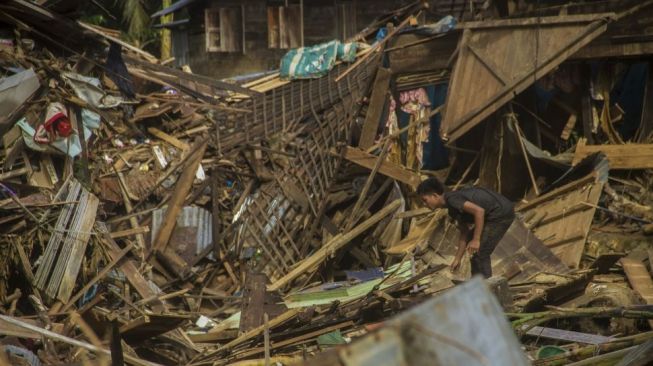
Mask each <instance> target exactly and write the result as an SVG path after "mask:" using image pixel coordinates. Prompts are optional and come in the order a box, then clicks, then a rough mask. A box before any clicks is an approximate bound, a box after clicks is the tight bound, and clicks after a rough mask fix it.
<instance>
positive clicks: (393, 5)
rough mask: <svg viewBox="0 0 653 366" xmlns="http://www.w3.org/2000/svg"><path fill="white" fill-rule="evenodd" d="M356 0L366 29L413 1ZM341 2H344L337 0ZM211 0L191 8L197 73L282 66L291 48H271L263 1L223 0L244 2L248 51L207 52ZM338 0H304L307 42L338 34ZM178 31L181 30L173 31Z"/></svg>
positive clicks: (230, 73)
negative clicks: (206, 28)
mask: <svg viewBox="0 0 653 366" xmlns="http://www.w3.org/2000/svg"><path fill="white" fill-rule="evenodd" d="M353 1H355V2H356V6H355V8H356V17H355V20H356V27H357V30H361V29H363V28H364V27H365V26H367V25H368V24H370V23H371V22H372V21H373V20H374V19H375V18H377V17H379V16H380V15H383V14H385V13H387V12H390V11H392V10H395V9H397V8H400V7H402V6H404V5H406V4H407V3H410V2H412V1H410V0H370V1H365V0H353ZM338 2H341V1H338ZM210 4H211V2H210V0H209V1H206V2H199V3H198V4H196V5H191V6H189V7H188V9H187V11H188V14H189V17H190V23H189V24H188V25H187V26H186V31H187V33H188V50H189V53H188V61H189V66H190V67H191V69H192V70H193V72H194V73H197V74H202V75H207V76H212V77H217V78H226V77H230V76H236V75H244V74H248V73H255V72H260V71H268V70H275V69H278V68H279V60H280V59H281V57H282V56H283V55H284V54H285V53H286V52H287V51H288V50H286V49H270V48H268V23H267V22H268V21H267V16H268V14H267V5H266V1H264V0H242V1H231V2H229V1H220V2H219V4H220V6H229V5H243V6H244V16H245V53H243V52H206V44H205V42H206V35H205V31H204V9H205V8H206V7H207V6H210ZM335 4H336V1H335V0H304V45H307V46H308V45H314V44H318V43H322V42H327V41H330V40H333V39H336V38H337V37H338V17H337V14H338V12H337V10H336V5H335ZM174 32H179V31H176V30H175V31H174Z"/></svg>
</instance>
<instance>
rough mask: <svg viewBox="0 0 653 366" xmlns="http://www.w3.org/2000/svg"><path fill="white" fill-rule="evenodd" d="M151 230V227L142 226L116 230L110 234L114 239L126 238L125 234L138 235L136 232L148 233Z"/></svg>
mask: <svg viewBox="0 0 653 366" xmlns="http://www.w3.org/2000/svg"><path fill="white" fill-rule="evenodd" d="M149 232H150V228H149V227H148V226H140V227H137V228H133V229H127V230H120V231H114V232H112V233H111V234H110V235H111V238H112V239H118V238H124V237H125V236H132V235H136V234H146V233H149Z"/></svg>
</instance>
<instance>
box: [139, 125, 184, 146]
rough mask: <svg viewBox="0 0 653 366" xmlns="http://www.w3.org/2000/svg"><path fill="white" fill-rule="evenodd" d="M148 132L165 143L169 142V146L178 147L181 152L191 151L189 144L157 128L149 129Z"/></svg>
mask: <svg viewBox="0 0 653 366" xmlns="http://www.w3.org/2000/svg"><path fill="white" fill-rule="evenodd" d="M147 132H149V133H150V134H152V135H154V136H155V137H157V138H158V139H160V140H163V141H165V142H167V143H168V144H170V145H172V146H174V147H176V148H177V149H179V150H181V151H188V150H189V149H190V146H189V145H188V144H187V143H185V142H183V141H181V140H179V139H178V138H176V137H174V136H170V135H168V134H167V133H165V132H163V131H161V130H159V129H158V128H156V127H149V128H148V129H147Z"/></svg>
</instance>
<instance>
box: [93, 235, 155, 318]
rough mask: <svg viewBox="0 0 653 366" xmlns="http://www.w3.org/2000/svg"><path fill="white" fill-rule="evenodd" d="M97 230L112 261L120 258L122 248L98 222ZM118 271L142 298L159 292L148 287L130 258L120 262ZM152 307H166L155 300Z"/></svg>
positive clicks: (153, 295)
mask: <svg viewBox="0 0 653 366" xmlns="http://www.w3.org/2000/svg"><path fill="white" fill-rule="evenodd" d="M98 232H99V234H100V235H99V237H100V240H102V241H103V243H104V244H105V245H106V246H107V254H108V255H109V257H110V258H111V260H112V261H114V260H120V258H121V256H120V253H121V252H122V249H121V248H120V247H119V246H118V244H116V242H115V241H114V240H113V239H112V238H111V235H110V234H109V233H108V232H107V230H106V227H105V226H104V224H102V223H98ZM118 268H119V269H120V271H121V272H122V273H123V274H124V275H125V277H126V278H127V281H129V283H130V284H131V285H132V287H133V288H134V289H135V290H136V292H138V294H139V295H141V297H142V298H144V299H147V298H151V297H156V296H158V295H159V294H157V293H156V292H154V290H152V288H151V287H150V285H149V283H148V282H147V280H146V279H145V278H144V277H143V275H142V274H141V272H140V271H139V270H138V267H137V266H136V264H134V261H132V260H131V259H125V260H124V261H122V263H120V265H119V267H118ZM152 309H153V310H155V311H159V312H161V311H165V310H166V307H165V305H164V304H163V303H162V302H161V301H155V302H154V303H153V304H152Z"/></svg>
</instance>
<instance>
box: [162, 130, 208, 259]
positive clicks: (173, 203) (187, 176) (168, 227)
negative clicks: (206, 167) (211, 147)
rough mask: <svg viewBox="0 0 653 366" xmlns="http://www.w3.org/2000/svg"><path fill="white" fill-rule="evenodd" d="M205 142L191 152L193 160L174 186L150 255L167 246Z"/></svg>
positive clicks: (191, 184) (204, 148) (191, 185)
mask: <svg viewBox="0 0 653 366" xmlns="http://www.w3.org/2000/svg"><path fill="white" fill-rule="evenodd" d="M206 145H207V142H204V143H202V145H201V146H199V147H198V148H197V149H194V151H193V158H192V160H190V161H189V162H188V165H186V167H185V168H184V170H183V171H182V172H181V174H180V176H179V178H178V179H177V183H176V184H175V189H174V191H173V192H172V196H171V197H170V200H169V201H168V208H167V209H166V215H165V218H164V220H163V223H162V224H161V227H160V228H159V232H158V234H157V236H156V239H155V240H154V241H153V242H152V248H151V250H150V254H151V253H154V252H155V251H157V250H159V251H163V250H165V248H166V246H167V245H168V241H169V240H170V236H171V235H172V231H173V230H174V228H175V225H176V224H177V215H178V214H179V212H180V211H181V209H182V206H183V204H184V200H185V199H186V195H188V192H190V189H191V188H192V187H193V181H194V180H195V173H196V172H197V167H198V166H199V164H200V161H201V160H202V157H203V156H204V151H205V150H206Z"/></svg>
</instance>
